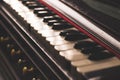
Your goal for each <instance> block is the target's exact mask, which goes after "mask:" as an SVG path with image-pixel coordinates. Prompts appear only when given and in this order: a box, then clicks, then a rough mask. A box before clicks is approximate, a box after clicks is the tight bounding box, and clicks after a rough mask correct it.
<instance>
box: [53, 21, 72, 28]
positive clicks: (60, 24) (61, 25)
mask: <svg viewBox="0 0 120 80" xmlns="http://www.w3.org/2000/svg"><path fill="white" fill-rule="evenodd" d="M72 27H73V26H72V25H70V24H68V23H67V22H58V23H53V26H52V29H54V30H63V29H68V28H72Z"/></svg>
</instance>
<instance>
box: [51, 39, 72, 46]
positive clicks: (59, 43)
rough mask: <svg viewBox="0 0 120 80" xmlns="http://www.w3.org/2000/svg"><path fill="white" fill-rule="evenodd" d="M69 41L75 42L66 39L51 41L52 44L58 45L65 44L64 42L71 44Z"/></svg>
mask: <svg viewBox="0 0 120 80" xmlns="http://www.w3.org/2000/svg"><path fill="white" fill-rule="evenodd" d="M69 43H73V42H69V41H66V40H58V41H51V42H50V44H51V45H54V46H57V45H64V44H69Z"/></svg>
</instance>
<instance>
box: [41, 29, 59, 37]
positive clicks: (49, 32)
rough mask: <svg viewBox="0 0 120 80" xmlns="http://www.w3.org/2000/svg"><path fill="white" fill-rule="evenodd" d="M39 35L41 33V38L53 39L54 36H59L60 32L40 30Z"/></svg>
mask: <svg viewBox="0 0 120 80" xmlns="http://www.w3.org/2000/svg"><path fill="white" fill-rule="evenodd" d="M41 33H42V36H44V37H54V36H59V33H60V31H55V30H42V31H41Z"/></svg>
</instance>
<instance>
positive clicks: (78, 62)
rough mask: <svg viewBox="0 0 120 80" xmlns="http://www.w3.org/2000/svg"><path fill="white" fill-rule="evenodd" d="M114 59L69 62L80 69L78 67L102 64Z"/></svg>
mask: <svg viewBox="0 0 120 80" xmlns="http://www.w3.org/2000/svg"><path fill="white" fill-rule="evenodd" d="M114 59H115V58H114V57H113V58H110V59H105V60H100V61H91V60H89V59H83V60H81V59H80V60H75V61H71V64H72V65H73V66H75V67H80V66H89V65H90V64H97V63H103V62H106V61H112V60H114Z"/></svg>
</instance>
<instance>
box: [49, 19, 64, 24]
mask: <svg viewBox="0 0 120 80" xmlns="http://www.w3.org/2000/svg"><path fill="white" fill-rule="evenodd" d="M59 22H65V21H64V20H56V19H55V20H49V21H48V25H49V26H53V24H54V23H59Z"/></svg>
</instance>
